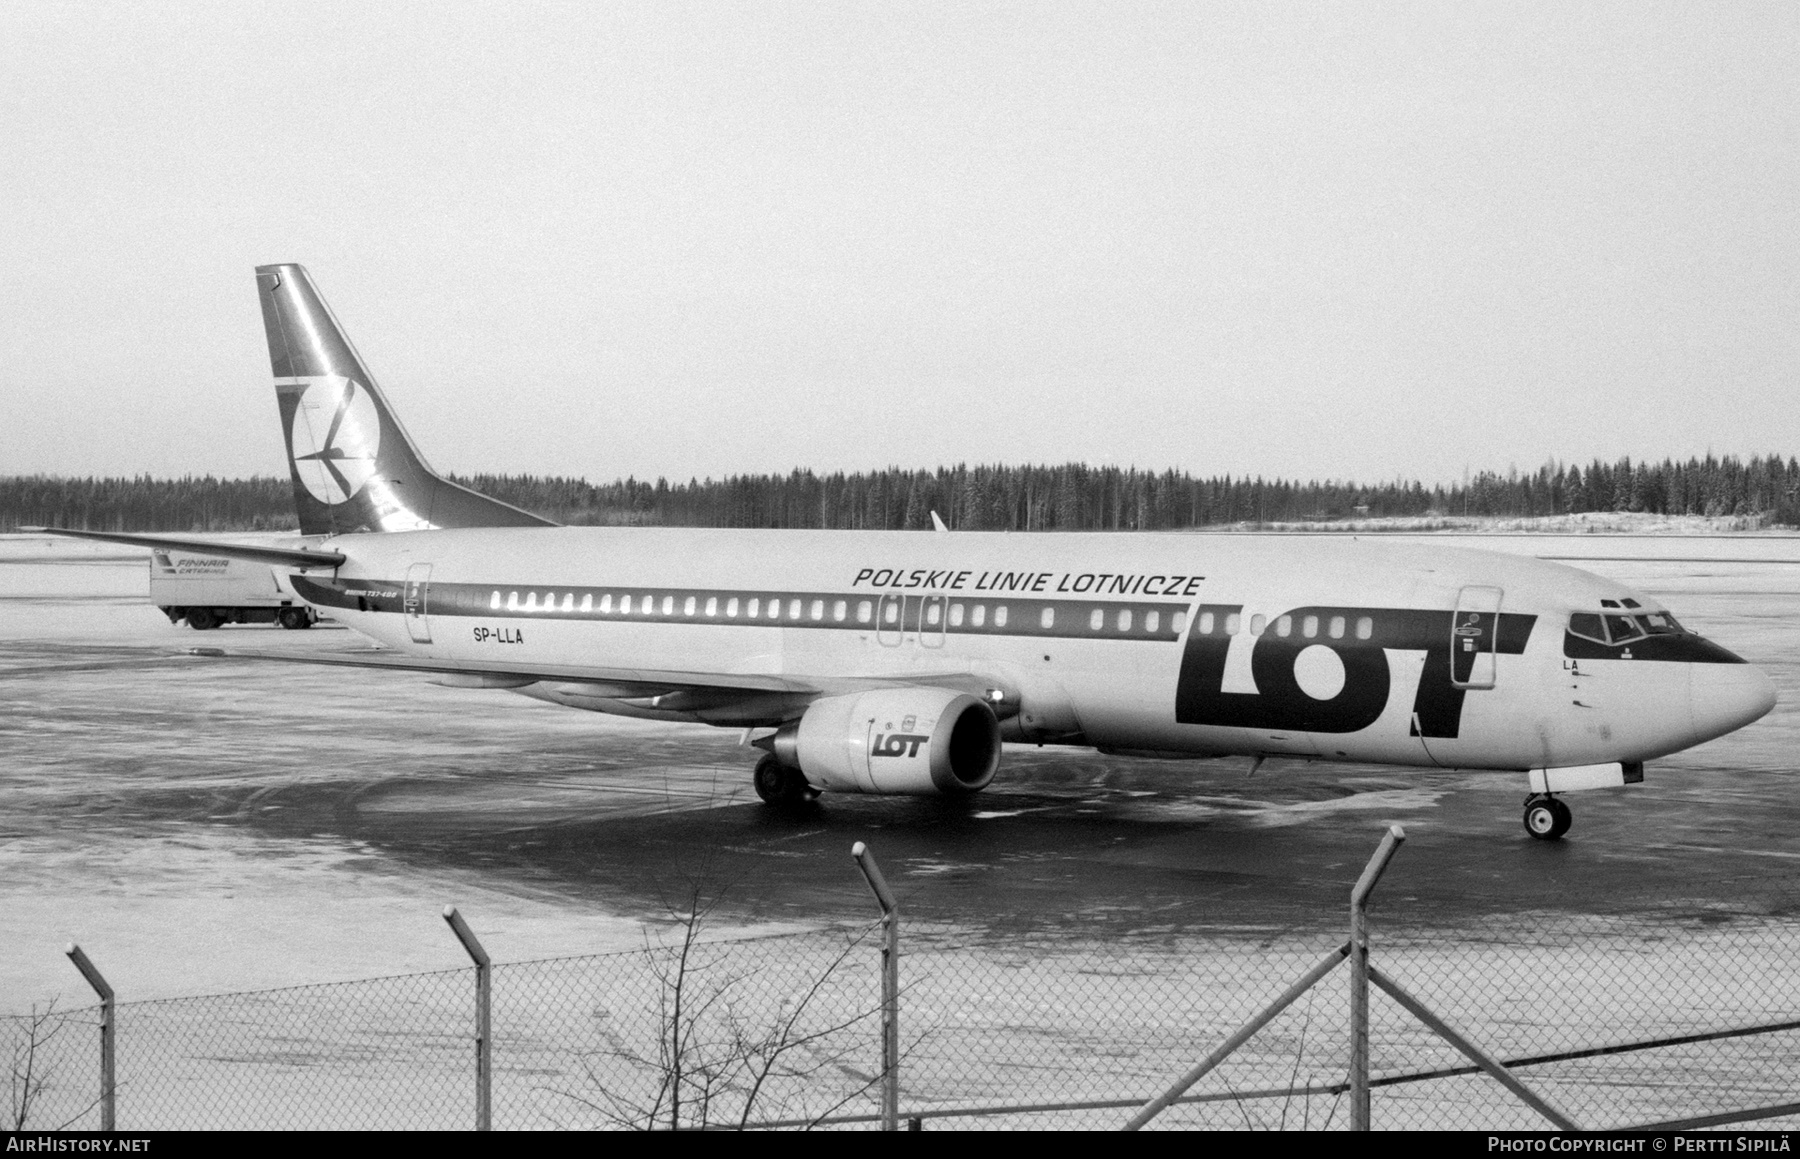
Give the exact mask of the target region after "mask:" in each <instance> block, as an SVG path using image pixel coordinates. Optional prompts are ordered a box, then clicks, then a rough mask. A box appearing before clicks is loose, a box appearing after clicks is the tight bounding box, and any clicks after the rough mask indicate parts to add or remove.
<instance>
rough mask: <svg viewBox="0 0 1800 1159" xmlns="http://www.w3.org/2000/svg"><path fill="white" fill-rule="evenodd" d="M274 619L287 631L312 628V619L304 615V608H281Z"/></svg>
mask: <svg viewBox="0 0 1800 1159" xmlns="http://www.w3.org/2000/svg"><path fill="white" fill-rule="evenodd" d="M275 618H276V619H277V620H279V621H280V622H281V626H282V627H284V628H287V629H288V630H289V631H298V630H299V629H301V628H310V627H312V617H311V616H309V615H307V614H306V609H305V608H283V609H281V611H280V612H279V613H277V614H276V616H275Z"/></svg>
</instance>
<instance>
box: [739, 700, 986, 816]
mask: <svg viewBox="0 0 1800 1159" xmlns="http://www.w3.org/2000/svg"><path fill="white" fill-rule="evenodd" d="M774 741H775V743H774V751H775V755H776V756H777V757H779V758H780V759H781V761H782V763H784V764H787V765H790V766H794V767H797V768H798V769H799V770H800V771H801V773H803V774H804V775H805V776H806V779H807V781H808V783H810V784H811V785H812V786H813V787H814V788H818V789H829V790H833V791H836V792H850V793H906V794H916V795H927V794H933V793H952V794H954V793H973V792H975V791H976V790H978V789H983V788H986V787H987V784H988V782H989V781H992V780H993V779H994V772H995V770H997V769H998V768H999V767H1000V724H999V722H998V721H997V720H995V719H994V713H993V710H992V709H990V708H989V707H988V706H987V705H985V704H983V703H982V702H981V701H979V700H977V699H976V698H975V697H973V696H970V695H968V694H967V693H963V692H952V691H950V690H949V689H943V688H894V689H881V690H879V691H875V692H854V693H851V694H849V695H847V696H827V697H824V698H822V699H819V700H815V701H813V702H812V703H811V704H810V705H808V706H807V709H806V712H805V713H804V714H803V715H802V716H801V717H800V719H799V720H797V721H794V722H793V723H791V724H787V725H783V726H782V728H781V730H780V731H779V732H777V733H776V734H775V738H774Z"/></svg>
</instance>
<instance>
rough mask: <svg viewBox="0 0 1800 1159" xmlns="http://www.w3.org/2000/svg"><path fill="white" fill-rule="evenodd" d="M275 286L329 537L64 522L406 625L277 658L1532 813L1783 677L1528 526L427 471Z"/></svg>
mask: <svg viewBox="0 0 1800 1159" xmlns="http://www.w3.org/2000/svg"><path fill="white" fill-rule="evenodd" d="M256 282H257V288H258V292H259V295H260V299H261V304H262V313H263V320H264V324H265V328H266V330H267V337H268V344H269V354H270V362H271V366H272V369H273V373H274V378H275V390H276V396H277V399H278V402H279V406H280V413H281V420H282V426H283V433H284V435H285V436H286V439H287V447H288V468H289V472H290V475H291V477H292V482H293V487H294V499H295V505H296V510H297V513H298V515H299V519H300V530H301V532H302V533H303V535H304V536H305V537H306V538H305V539H303V541H302V542H301V543H300V545H298V546H286V547H281V546H269V545H266V544H232V543H221V542H219V541H216V540H211V539H208V540H204V541H196V540H189V539H182V538H180V537H177V536H167V535H145V534H124V533H110V532H87V531H70V530H66V529H43V530H55V531H57V532H58V533H59V534H64V535H73V536H78V537H83V538H89V539H100V540H106V541H110V542H119V543H131V544H139V545H143V546H148V547H152V548H167V547H198V546H203V547H204V550H205V551H207V552H209V553H211V554H214V555H220V556H230V557H235V558H244V559H254V560H259V561H263V562H267V563H274V564H280V565H284V566H287V567H290V568H292V569H293V579H292V583H293V587H294V590H295V591H296V592H297V593H298V594H299V595H300V596H301V597H302V598H303V599H304V600H306V602H307V603H309V604H311V605H312V606H313V607H315V608H317V609H318V610H319V611H320V612H321V613H323V614H325V615H329V616H331V617H332V618H334V619H336V620H338V621H339V622H341V623H344V624H347V625H349V626H350V627H352V628H355V629H356V630H358V631H359V632H361V633H363V634H364V635H366V636H368V637H370V638H371V639H373V640H374V641H376V642H377V643H378V645H380V647H379V648H378V649H376V650H364V651H360V652H352V653H313V654H285V655H284V654H264V656H265V657H267V658H273V659H284V660H294V661H302V662H308V663H322V664H335V665H352V666H360V667H373V668H385V669H393V670H398V671H409V672H422V673H427V674H429V675H430V676H431V677H432V678H433V680H434V682H436V683H439V684H445V685H449V686H451V687H458V688H490V689H511V690H515V691H517V692H519V693H521V694H523V695H525V696H529V697H533V698H536V699H538V700H543V701H548V702H551V703H554V704H559V705H566V706H569V707H573V708H581V709H588V710H592V711H596V712H603V713H614V714H618V715H622V716H630V717H642V718H648V719H654V720H664V721H686V722H693V723H699V724H709V725H715V726H721V727H729V728H733V729H743V730H746V731H745V736H746V738H747V739H748V738H750V737H752V736H753V735H754V734H755V733H758V732H760V733H761V735H760V736H755V738H754V739H753V740H751V741H750V743H751V744H753V745H754V746H755V747H757V748H758V749H760V750H762V754H763V755H762V756H761V757H760V759H759V760H758V762H757V763H756V766H755V769H754V772H753V774H752V780H753V783H754V786H755V788H756V791H757V793H758V795H759V796H760V797H761V798H762V800H763V801H765V802H767V803H768V804H770V805H771V806H776V807H781V808H789V807H793V806H796V805H799V804H801V803H803V802H807V801H810V800H812V799H814V798H815V797H817V796H818V795H819V794H821V793H834V792H846V793H881V794H915V795H944V796H949V797H960V796H965V795H967V794H970V793H974V792H976V791H978V790H980V789H982V788H984V787H986V786H987V785H988V784H989V783H990V782H992V781H993V779H994V778H995V776H996V775H997V774H998V771H999V769H1000V765H1001V761H1002V755H1003V745H1005V744H1007V743H1014V744H1038V745H1045V744H1053V745H1081V746H1092V747H1094V748H1096V749H1098V750H1099V751H1100V752H1102V753H1108V754H1121V755H1137V756H1156V757H1174V756H1180V757H1223V756H1240V757H1246V758H1250V759H1251V760H1252V761H1253V762H1254V764H1253V765H1252V768H1254V767H1255V765H1257V764H1260V763H1261V762H1262V760H1263V759H1265V758H1268V757H1288V758H1303V759H1306V760H1316V761H1341V762H1359V763H1375V764H1383V765H1395V766H1411V767H1416V768H1422V769H1462V770H1494V771H1502V772H1510V773H1514V774H1522V775H1523V777H1524V779H1525V782H1526V784H1527V786H1528V791H1529V796H1528V798H1527V799H1526V802H1525V809H1524V817H1523V820H1524V825H1525V829H1526V831H1527V832H1528V833H1529V834H1530V835H1531V836H1532V837H1534V838H1539V839H1544V840H1554V839H1557V838H1560V837H1562V836H1563V835H1564V834H1565V833H1566V832H1567V831H1568V829H1569V827H1570V824H1571V821H1572V814H1571V812H1570V810H1569V807H1568V805H1567V804H1566V802H1564V801H1563V799H1562V796H1561V795H1562V794H1566V793H1571V792H1576V791H1582V790H1589V789H1597V788H1603V787H1609V786H1617V785H1626V784H1632V783H1636V782H1639V781H1641V780H1642V778H1643V769H1644V764H1645V762H1647V761H1651V760H1654V759H1655V758H1658V757H1662V756H1666V755H1668V754H1670V753H1674V752H1678V751H1680V750H1682V749H1686V748H1689V747H1691V746H1693V745H1697V744H1701V743H1703V742H1705V741H1708V740H1711V739H1713V738H1716V737H1720V736H1723V735H1725V734H1727V733H1729V732H1732V731H1733V730H1735V729H1738V728H1741V727H1743V726H1744V725H1746V724H1749V723H1750V722H1752V721H1754V720H1756V719H1758V718H1759V717H1761V716H1763V715H1764V714H1765V713H1767V712H1768V711H1769V710H1770V709H1771V708H1772V707H1773V706H1774V704H1775V687H1774V684H1773V683H1772V682H1771V681H1770V679H1769V678H1768V676H1766V675H1765V674H1764V673H1763V672H1761V671H1760V670H1758V669H1757V668H1755V667H1753V666H1752V665H1750V664H1747V663H1745V662H1744V661H1743V660H1742V659H1741V658H1739V657H1738V656H1736V655H1734V654H1733V653H1731V652H1730V651H1727V650H1726V649H1725V648H1723V647H1721V646H1720V645H1718V644H1716V643H1714V642H1713V641H1711V640H1708V639H1705V638H1703V637H1701V636H1699V635H1697V634H1696V633H1694V632H1692V631H1690V630H1688V629H1687V628H1685V627H1683V626H1682V625H1681V624H1680V623H1679V622H1678V621H1677V620H1676V619H1675V617H1674V616H1673V615H1672V614H1671V613H1670V612H1669V610H1668V609H1667V608H1665V607H1663V606H1662V605H1661V604H1660V603H1659V602H1658V601H1656V600H1654V599H1652V598H1650V597H1649V596H1646V595H1643V594H1640V593H1637V592H1634V591H1632V590H1631V589H1629V588H1627V587H1625V586H1623V585H1620V584H1618V583H1615V582H1612V581H1610V580H1607V579H1604V578H1601V577H1599V576H1596V575H1592V574H1590V573H1588V572H1585V571H1581V570H1578V569H1576V568H1573V567H1570V566H1567V565H1566V564H1562V563H1556V562H1548V561H1544V560H1539V559H1533V558H1529V557H1521V556H1517V555H1510V554H1500V553H1495V552H1489V551H1480V550H1473V549H1460V548H1444V547H1435V546H1432V545H1429V544H1391V543H1380V542H1371V541H1370V540H1368V539H1348V538H1345V539H1321V538H1283V537H1263V538H1259V537H1241V538H1240V537H1225V536H1184V535H1180V534H1169V533H1126V532H1110V533H1093V534H1084V533H980V532H963V531H957V532H952V533H948V534H945V533H942V532H941V531H935V532H890V531H762V530H721V529H704V528H657V527H563V526H557V525H555V524H552V523H550V522H549V521H547V520H544V519H541V518H539V517H537V516H535V515H531V514H529V513H527V512H525V511H522V510H519V509H518V508H515V507H511V506H509V505H507V504H504V503H500V502H499V501H497V500H494V499H492V498H490V497H488V496H485V495H481V494H479V493H477V492H475V491H472V490H470V489H468V488H465V487H461V486H459V485H457V484H455V483H453V482H450V481H449V480H447V479H445V478H443V477H442V476H441V475H439V474H437V473H436V472H434V471H433V470H432V469H431V468H430V467H429V465H428V464H427V463H426V461H425V459H424V458H423V456H422V455H421V454H420V453H419V451H418V449H417V447H416V445H415V444H414V443H413V440H412V439H411V437H410V436H409V435H408V434H407V432H406V430H405V428H404V427H402V426H401V424H400V421H399V418H398V417H397V416H396V414H395V412H394V410H393V408H392V407H391V406H390V405H389V403H388V401H387V399H386V397H385V396H384V395H383V394H382V392H381V390H380V388H379V387H378V386H377V385H376V383H375V380H374V378H373V377H372V376H371V375H370V373H369V371H368V368H367V366H366V365H365V364H364V362H363V360H362V358H361V357H360V356H359V355H358V354H357V352H356V350H355V348H354V347H353V346H352V345H351V343H350V340H349V338H348V337H347V336H346V334H345V332H344V330H343V329H342V327H341V326H340V325H339V324H338V322H337V319H336V318H335V317H334V316H333V314H332V312H331V310H330V309H329V307H328V306H327V305H326V303H325V300H324V298H323V297H322V296H321V295H320V293H319V291H318V289H317V288H316V286H315V285H314V283H313V281H312V279H311V277H310V276H309V275H308V274H307V272H306V270H305V269H304V268H303V267H301V266H299V265H294V264H283V265H269V266H259V267H257V270H256ZM934 522H936V521H934ZM941 526H942V525H941V523H939V527H940V528H941ZM196 651H202V652H207V653H211V654H220V653H219V652H218V650H216V649H200V650H196Z"/></svg>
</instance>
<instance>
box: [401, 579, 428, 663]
mask: <svg viewBox="0 0 1800 1159" xmlns="http://www.w3.org/2000/svg"><path fill="white" fill-rule="evenodd" d="M430 593H431V565H430V564H428V563H415V564H413V565H412V566H411V567H409V568H407V569H406V592H405V594H404V595H403V596H402V597H401V610H402V611H404V612H405V614H406V630H407V632H408V633H409V634H410V635H411V636H412V642H413V643H415V644H429V643H431V625H430V624H429V623H428V622H427V621H426V619H425V613H426V610H427V609H426V600H427V599H428V597H429V596H430Z"/></svg>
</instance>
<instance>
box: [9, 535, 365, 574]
mask: <svg viewBox="0 0 1800 1159" xmlns="http://www.w3.org/2000/svg"><path fill="white" fill-rule="evenodd" d="M19 530H20V531H28V532H31V533H32V534H34V535H39V534H41V535H67V536H71V537H72V538H75V539H98V540H100V541H101V542H102V543H126V544H130V545H131V546H133V547H149V548H158V547H161V548H175V549H176V550H179V551H192V552H199V553H203V554H206V555H222V556H225V557H226V558H228V559H248V560H254V561H256V562H257V563H272V564H279V565H280V566H282V567H321V568H332V567H337V566H339V565H340V564H342V563H343V562H344V556H343V554H342V553H340V552H336V551H320V550H317V549H316V548H309V547H269V546H266V545H264V544H260V543H230V542H220V541H218V540H215V539H186V538H183V537H181V536H178V535H132V534H127V533H125V532H119V531H70V530H69V529H67V528H64V527H21V528H19Z"/></svg>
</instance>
